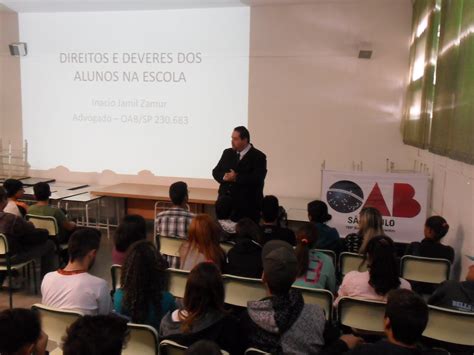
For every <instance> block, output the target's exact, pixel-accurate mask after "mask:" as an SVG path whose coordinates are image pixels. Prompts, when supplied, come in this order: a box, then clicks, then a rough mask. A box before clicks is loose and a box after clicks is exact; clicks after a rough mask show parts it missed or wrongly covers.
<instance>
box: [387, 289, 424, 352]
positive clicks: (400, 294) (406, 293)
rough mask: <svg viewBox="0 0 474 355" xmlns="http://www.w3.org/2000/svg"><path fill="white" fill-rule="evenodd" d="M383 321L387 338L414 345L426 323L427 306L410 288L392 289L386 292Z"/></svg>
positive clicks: (419, 338)
mask: <svg viewBox="0 0 474 355" xmlns="http://www.w3.org/2000/svg"><path fill="white" fill-rule="evenodd" d="M384 323H385V333H386V334H387V337H388V339H389V340H391V341H393V340H395V341H397V342H399V343H402V344H405V345H408V346H411V345H414V344H416V343H417V342H418V341H419V340H421V335H422V334H423V332H424V330H425V328H426V324H427V323H428V306H427V305H426V303H425V301H424V300H423V299H422V298H421V297H420V296H418V295H416V294H415V293H413V292H412V291H410V290H406V289H399V290H393V291H391V292H390V293H389V294H388V298H387V307H386V308H385V319H384Z"/></svg>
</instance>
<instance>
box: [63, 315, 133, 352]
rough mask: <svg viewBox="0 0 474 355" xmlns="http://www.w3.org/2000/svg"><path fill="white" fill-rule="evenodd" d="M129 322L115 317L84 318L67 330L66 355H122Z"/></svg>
mask: <svg viewBox="0 0 474 355" xmlns="http://www.w3.org/2000/svg"><path fill="white" fill-rule="evenodd" d="M128 332H129V331H128V328H127V320H125V319H124V318H120V317H118V316H114V315H107V316H103V315H100V316H84V317H81V318H79V319H78V320H76V321H75V322H74V323H73V324H71V326H70V327H69V328H67V330H66V336H65V337H64V338H63V341H64V344H63V354H64V355H84V354H88V355H105V354H107V355H120V354H121V353H122V348H123V346H124V344H125V343H126V341H127V338H128Z"/></svg>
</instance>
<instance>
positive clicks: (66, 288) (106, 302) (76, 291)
mask: <svg viewBox="0 0 474 355" xmlns="http://www.w3.org/2000/svg"><path fill="white" fill-rule="evenodd" d="M41 294H42V296H43V299H42V301H41V303H42V304H44V305H46V306H50V307H55V308H60V309H69V310H75V311H79V312H82V313H84V314H87V315H97V314H109V313H110V311H111V310H112V300H111V297H110V293H109V287H108V285H107V282H106V281H105V280H103V279H101V278H98V277H96V276H92V275H91V274H89V273H87V272H83V273H79V274H74V275H64V274H60V273H59V272H58V271H53V272H50V273H48V274H46V276H45V277H44V279H43V282H42V283H41Z"/></svg>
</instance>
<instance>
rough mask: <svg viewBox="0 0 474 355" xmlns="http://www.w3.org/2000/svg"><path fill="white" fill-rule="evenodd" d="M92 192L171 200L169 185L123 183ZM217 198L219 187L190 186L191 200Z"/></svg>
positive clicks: (207, 200) (206, 201)
mask: <svg viewBox="0 0 474 355" xmlns="http://www.w3.org/2000/svg"><path fill="white" fill-rule="evenodd" d="M91 193H92V194H94V195H98V196H109V197H122V198H136V199H143V200H163V201H169V185H147V184H131V183H122V184H117V185H111V186H106V187H104V188H102V189H94V190H92V191H91ZM216 200H217V188H199V187H190V188H189V202H190V203H201V204H206V205H210V204H214V203H215V202H216Z"/></svg>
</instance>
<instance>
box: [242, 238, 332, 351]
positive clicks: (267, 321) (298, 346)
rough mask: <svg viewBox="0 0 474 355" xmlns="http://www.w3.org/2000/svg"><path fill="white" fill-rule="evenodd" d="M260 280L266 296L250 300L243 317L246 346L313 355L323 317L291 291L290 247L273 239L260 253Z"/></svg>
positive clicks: (292, 260)
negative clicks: (261, 266)
mask: <svg viewBox="0 0 474 355" xmlns="http://www.w3.org/2000/svg"><path fill="white" fill-rule="evenodd" d="M262 263H263V275H262V281H263V283H264V284H265V287H266V288H267V292H268V297H266V298H264V299H262V300H259V301H251V302H248V304H247V312H245V314H244V316H243V317H242V320H241V321H242V327H243V329H244V336H243V337H242V338H243V339H247V341H248V344H247V345H248V347H255V348H258V349H260V350H263V351H266V352H270V353H272V354H315V353H318V352H319V351H320V350H321V348H322V347H323V345H324V338H323V333H324V329H325V323H326V318H325V316H324V311H323V310H322V308H321V307H319V306H318V305H313V304H305V303H304V300H303V296H302V295H301V292H299V291H298V290H296V289H292V288H291V285H292V284H293V282H294V281H295V279H296V274H297V264H298V263H297V260H296V255H295V252H294V250H293V247H292V246H291V245H290V244H288V243H287V242H284V241H281V240H272V241H269V242H267V243H266V244H265V246H264V247H263V250H262Z"/></svg>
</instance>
